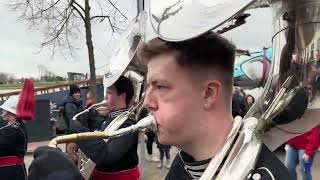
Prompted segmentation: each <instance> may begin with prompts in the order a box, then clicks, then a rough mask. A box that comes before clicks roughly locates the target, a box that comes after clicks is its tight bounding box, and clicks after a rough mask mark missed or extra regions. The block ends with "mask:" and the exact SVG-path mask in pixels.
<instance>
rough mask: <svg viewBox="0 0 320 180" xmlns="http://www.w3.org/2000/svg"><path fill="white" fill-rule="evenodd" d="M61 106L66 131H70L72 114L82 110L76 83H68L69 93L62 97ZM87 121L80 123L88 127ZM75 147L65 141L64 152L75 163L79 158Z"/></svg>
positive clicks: (73, 144)
mask: <svg viewBox="0 0 320 180" xmlns="http://www.w3.org/2000/svg"><path fill="white" fill-rule="evenodd" d="M61 106H62V107H63V108H64V117H65V121H66V124H67V127H68V129H67V133H70V132H71V131H70V122H71V121H73V120H72V118H73V116H75V115H76V114H78V113H79V112H81V111H82V110H83V107H82V100H81V94H80V88H79V87H78V86H77V85H75V84H72V85H70V87H69V94H68V95H67V96H66V97H65V98H64V100H63V102H62V105H61ZM87 122H88V121H87V120H84V121H81V123H82V124H84V125H85V126H86V127H88V123H87ZM77 148H78V147H77V145H76V144H75V143H67V146H66V152H67V154H69V156H70V157H71V158H72V159H73V161H74V162H75V164H77V163H78V160H79V159H78V155H77V153H76V151H77Z"/></svg>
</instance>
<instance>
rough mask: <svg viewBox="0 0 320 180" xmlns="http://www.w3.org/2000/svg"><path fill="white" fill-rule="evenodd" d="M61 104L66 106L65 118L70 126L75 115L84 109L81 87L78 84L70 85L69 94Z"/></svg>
mask: <svg viewBox="0 0 320 180" xmlns="http://www.w3.org/2000/svg"><path fill="white" fill-rule="evenodd" d="M61 106H63V107H64V115H65V118H66V119H65V120H66V122H67V124H68V126H69V124H70V121H72V118H73V116H75V115H76V114H78V113H79V112H81V111H82V110H83V107H82V100H81V94H80V88H79V87H78V86H77V85H70V88H69V94H68V95H67V96H66V97H65V98H64V100H63V102H62V105H61ZM85 125H86V124H85Z"/></svg>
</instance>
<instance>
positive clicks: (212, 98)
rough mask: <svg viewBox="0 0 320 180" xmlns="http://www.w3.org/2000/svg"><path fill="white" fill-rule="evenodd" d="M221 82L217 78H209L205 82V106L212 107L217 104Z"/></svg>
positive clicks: (206, 107)
mask: <svg viewBox="0 0 320 180" xmlns="http://www.w3.org/2000/svg"><path fill="white" fill-rule="evenodd" d="M221 87H222V85H221V82H220V81H217V80H208V81H206V82H205V85H204V91H203V107H204V108H205V109H211V108H212V107H213V106H214V104H216V102H217V100H218V98H219V96H220V94H221Z"/></svg>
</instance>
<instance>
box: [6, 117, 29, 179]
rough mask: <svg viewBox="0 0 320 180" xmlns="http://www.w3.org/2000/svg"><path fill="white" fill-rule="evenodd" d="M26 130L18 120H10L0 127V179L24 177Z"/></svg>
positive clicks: (26, 143)
mask: <svg viewBox="0 0 320 180" xmlns="http://www.w3.org/2000/svg"><path fill="white" fill-rule="evenodd" d="M26 132H27V131H26V129H25V126H24V123H23V122H22V121H20V120H16V121H10V122H8V124H7V125H6V126H4V127H1V128H0V179H4V180H5V179H8V180H24V179H26V170H25V165H24V161H23V158H24V156H25V154H26V152H27V145H28V136H27V133H26Z"/></svg>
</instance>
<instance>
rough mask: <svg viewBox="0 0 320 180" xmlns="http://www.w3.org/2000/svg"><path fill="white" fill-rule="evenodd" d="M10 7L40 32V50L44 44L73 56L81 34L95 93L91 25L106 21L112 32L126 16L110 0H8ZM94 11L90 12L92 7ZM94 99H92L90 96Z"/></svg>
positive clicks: (120, 28) (119, 28) (125, 19)
mask: <svg viewBox="0 0 320 180" xmlns="http://www.w3.org/2000/svg"><path fill="white" fill-rule="evenodd" d="M10 6H11V8H12V9H13V10H16V11H18V12H21V16H20V19H22V20H25V21H26V22H28V25H29V27H30V28H31V29H36V30H39V31H42V33H43V34H44V41H43V43H42V44H41V49H42V48H43V47H46V46H48V47H49V48H50V49H51V50H52V55H55V53H56V52H59V53H60V54H61V55H63V56H65V55H71V56H73V57H74V55H75V53H76V51H77V50H78V49H79V47H77V45H76V43H75V41H76V40H78V39H79V38H80V37H81V36H82V35H83V36H84V37H85V39H86V45H87V49H88V58H89V67H90V85H91V86H90V88H91V91H92V93H93V97H95V95H96V73H95V59H94V45H93V42H92V25H93V24H97V23H106V25H107V26H108V27H110V28H111V30H112V32H113V33H114V32H118V31H119V30H122V29H123V27H124V25H125V24H126V22H127V17H126V16H125V15H124V14H123V13H122V12H121V11H120V10H119V9H118V7H117V6H116V5H115V4H114V3H113V2H112V1H111V0H101V1H100V0H12V2H11V3H10ZM91 6H92V7H94V8H95V9H94V11H92V9H91V8H92V7H91ZM65 57H66V56H65ZM94 99H95V98H94Z"/></svg>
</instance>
